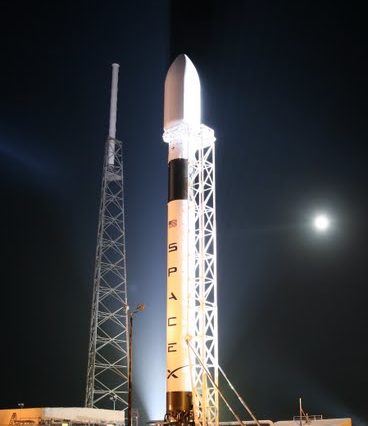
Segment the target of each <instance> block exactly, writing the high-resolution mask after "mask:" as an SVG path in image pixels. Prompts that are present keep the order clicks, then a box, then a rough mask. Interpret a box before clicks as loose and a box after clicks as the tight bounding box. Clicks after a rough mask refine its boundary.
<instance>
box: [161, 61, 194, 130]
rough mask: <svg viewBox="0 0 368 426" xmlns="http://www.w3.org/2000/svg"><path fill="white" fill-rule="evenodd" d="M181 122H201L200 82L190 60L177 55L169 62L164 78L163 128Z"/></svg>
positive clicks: (190, 123)
mask: <svg viewBox="0 0 368 426" xmlns="http://www.w3.org/2000/svg"><path fill="white" fill-rule="evenodd" d="M181 122H185V123H187V124H188V125H190V126H193V127H199V125H200V124H201V84H200V81H199V76H198V73H197V70H196V69H195V66H194V65H193V63H192V61H191V60H190V59H189V58H188V56H186V55H179V56H178V57H177V58H176V59H175V61H174V62H173V63H172V64H171V66H170V68H169V71H168V72H167V75H166V80H165V101H164V128H165V129H169V128H170V127H173V126H175V125H177V124H179V123H181Z"/></svg>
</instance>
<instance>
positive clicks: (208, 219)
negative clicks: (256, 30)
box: [189, 125, 219, 426]
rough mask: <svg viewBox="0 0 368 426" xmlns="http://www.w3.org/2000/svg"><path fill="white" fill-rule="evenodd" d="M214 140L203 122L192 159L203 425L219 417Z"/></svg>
mask: <svg viewBox="0 0 368 426" xmlns="http://www.w3.org/2000/svg"><path fill="white" fill-rule="evenodd" d="M214 142H215V137H214V132H213V130H212V129H210V128H208V127H206V126H203V125H202V126H201V130H200V134H199V136H198V137H197V139H196V143H195V144H193V145H192V146H193V147H194V148H193V151H194V152H193V153H192V155H191V156H190V162H189V200H190V205H191V207H192V209H194V251H195V252H194V258H195V273H194V275H195V276H194V311H195V330H194V336H193V338H192V342H191V345H193V349H194V352H195V354H196V356H198V358H199V360H200V362H199V360H195V362H194V364H193V372H192V374H193V388H194V389H193V393H194V403H195V406H196V407H195V411H196V412H195V418H196V423H198V424H199V425H203V426H204V425H206V426H208V425H214V426H216V425H218V421H219V411H218V406H219V398H218V391H217V388H216V386H217V385H218V337H217V326H218V325H217V272H216V271H217V268H216V199H215V149H214ZM203 367H204V368H203ZM208 375H210V376H211V379H212V380H211V379H210V378H209V377H208Z"/></svg>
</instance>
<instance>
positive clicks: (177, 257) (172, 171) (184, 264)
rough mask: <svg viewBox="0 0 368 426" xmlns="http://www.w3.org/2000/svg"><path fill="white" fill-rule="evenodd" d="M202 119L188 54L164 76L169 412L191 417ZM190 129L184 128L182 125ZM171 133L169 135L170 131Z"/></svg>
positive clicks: (179, 418) (176, 416)
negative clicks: (192, 177)
mask: <svg viewBox="0 0 368 426" xmlns="http://www.w3.org/2000/svg"><path fill="white" fill-rule="evenodd" d="M200 123H201V100H200V82H199V77H198V74H197V71H196V69H195V67H194V65H193V64H192V62H191V61H190V59H189V58H188V57H187V56H185V55H180V56H178V57H177V58H176V59H175V61H174V62H173V64H172V65H171V67H170V69H169V71H168V73H167V76H166V81H165V102H164V130H165V134H164V140H165V141H166V142H168V145H169V156H168V172H169V184H168V225H167V226H168V241H167V324H166V325H167V334H166V336H167V350H166V351H167V393H166V407H167V413H166V418H167V420H169V421H183V422H190V421H191V418H192V382H191V372H190V365H189V363H190V362H189V350H188V345H187V343H186V339H187V338H188V337H190V336H192V335H193V325H194V324H193V306H192V303H193V302H192V301H193V297H194V294H193V292H194V289H193V285H194V284H193V276H194V256H193V249H192V247H193V244H194V239H193V238H194V237H193V232H192V231H193V226H194V223H193V211H192V209H191V207H190V201H189V200H188V162H189V160H190V158H191V155H193V154H192V152H194V150H193V147H191V146H189V145H190V143H189V142H190V137H188V134H190V133H193V134H194V133H196V132H198V131H199V128H200ZM180 129H181V130H183V129H185V131H184V132H183V131H181V130H180ZM167 134H171V136H170V137H165V135H167Z"/></svg>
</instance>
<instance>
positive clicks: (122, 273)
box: [85, 64, 129, 410]
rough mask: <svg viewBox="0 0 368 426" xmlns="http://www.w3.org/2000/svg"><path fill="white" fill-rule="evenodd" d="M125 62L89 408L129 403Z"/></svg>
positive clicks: (96, 292) (102, 228) (108, 159)
mask: <svg viewBox="0 0 368 426" xmlns="http://www.w3.org/2000/svg"><path fill="white" fill-rule="evenodd" d="M118 72H119V65H118V64H113V65H112V83H111V103H110V125H109V136H108V139H107V141H106V145H105V156H104V165H103V172H102V187H101V200H100V210H99V222H98V234H97V248H96V259H95V271H94V287H93V301H92V312H91V325H90V327H91V328H90V340H89V353H88V367H87V386H86V399H85V406H86V407H90V408H114V409H117V410H124V409H126V408H127V406H128V353H129V350H128V349H129V348H128V345H129V341H128V340H129V339H128V312H127V311H128V305H127V277H126V251H125V216H124V181H123V147H122V142H121V141H119V140H117V139H116V112H117V92H118Z"/></svg>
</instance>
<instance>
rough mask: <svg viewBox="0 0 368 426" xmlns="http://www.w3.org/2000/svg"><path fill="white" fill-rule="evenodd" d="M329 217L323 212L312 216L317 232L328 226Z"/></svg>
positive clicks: (323, 230) (324, 229) (325, 229)
mask: <svg viewBox="0 0 368 426" xmlns="http://www.w3.org/2000/svg"><path fill="white" fill-rule="evenodd" d="M330 223H331V222H330V219H329V217H328V216H327V215H325V214H319V215H317V216H316V217H315V218H314V221H313V225H314V228H315V229H316V230H317V231H319V232H325V231H327V229H328V228H329V227H330Z"/></svg>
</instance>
